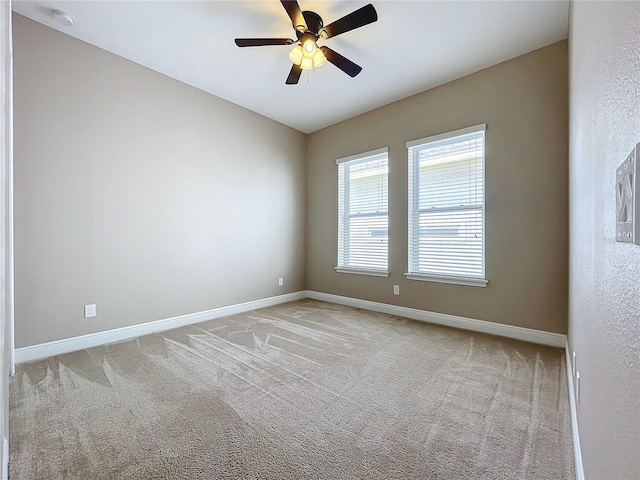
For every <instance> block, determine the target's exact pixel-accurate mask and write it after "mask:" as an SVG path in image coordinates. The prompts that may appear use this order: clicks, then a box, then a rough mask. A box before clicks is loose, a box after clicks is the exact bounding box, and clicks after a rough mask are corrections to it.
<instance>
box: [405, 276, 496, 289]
mask: <svg viewBox="0 0 640 480" xmlns="http://www.w3.org/2000/svg"><path fill="white" fill-rule="evenodd" d="M404 276H405V277H406V278H407V280H421V281H423V282H437V283H451V284H453V285H466V286H468V287H486V286H487V283H489V280H486V279H484V278H468V277H444V276H443V277H440V276H437V275H425V274H423V273H405V274H404Z"/></svg>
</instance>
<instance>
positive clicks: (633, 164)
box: [616, 143, 640, 245]
mask: <svg viewBox="0 0 640 480" xmlns="http://www.w3.org/2000/svg"><path fill="white" fill-rule="evenodd" d="M639 157H640V143H639V144H638V145H636V147H635V148H634V149H633V150H632V151H631V153H630V154H629V155H628V156H627V158H626V160H625V161H624V162H622V164H621V165H620V166H619V167H618V169H617V170H616V241H617V242H625V243H635V244H636V245H640V179H639V178H638V173H640V169H639V168H638V161H640V158H639Z"/></svg>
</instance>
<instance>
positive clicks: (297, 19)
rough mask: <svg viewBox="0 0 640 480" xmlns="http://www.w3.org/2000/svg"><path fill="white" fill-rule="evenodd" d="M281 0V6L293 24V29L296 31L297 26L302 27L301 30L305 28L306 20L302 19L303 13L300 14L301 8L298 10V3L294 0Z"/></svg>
mask: <svg viewBox="0 0 640 480" xmlns="http://www.w3.org/2000/svg"><path fill="white" fill-rule="evenodd" d="M280 1H281V2H282V6H283V7H284V9H285V10H286V11H287V14H288V15H289V18H290V19H291V23H292V24H293V28H294V30H296V31H298V27H299V26H300V27H303V29H302V31H303V32H304V31H306V30H307V22H306V20H305V19H304V15H302V10H300V5H298V2H296V0H280Z"/></svg>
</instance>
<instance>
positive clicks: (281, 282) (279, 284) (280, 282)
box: [278, 277, 284, 287]
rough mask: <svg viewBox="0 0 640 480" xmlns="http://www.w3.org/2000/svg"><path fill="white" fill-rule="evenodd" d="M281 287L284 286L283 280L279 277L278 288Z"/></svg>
mask: <svg viewBox="0 0 640 480" xmlns="http://www.w3.org/2000/svg"><path fill="white" fill-rule="evenodd" d="M283 285H284V278H282V277H280V278H279V279H278V286H279V287H281V286H283Z"/></svg>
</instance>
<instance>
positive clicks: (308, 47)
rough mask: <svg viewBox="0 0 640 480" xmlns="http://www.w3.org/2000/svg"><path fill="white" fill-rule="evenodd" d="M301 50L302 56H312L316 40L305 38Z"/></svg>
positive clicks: (315, 49) (314, 51) (316, 48)
mask: <svg viewBox="0 0 640 480" xmlns="http://www.w3.org/2000/svg"><path fill="white" fill-rule="evenodd" d="M302 50H303V51H304V56H305V57H307V58H313V55H314V54H315V53H316V51H317V50H318V46H317V45H316V42H314V41H313V40H310V39H309V40H305V41H304V42H303V44H302Z"/></svg>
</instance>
